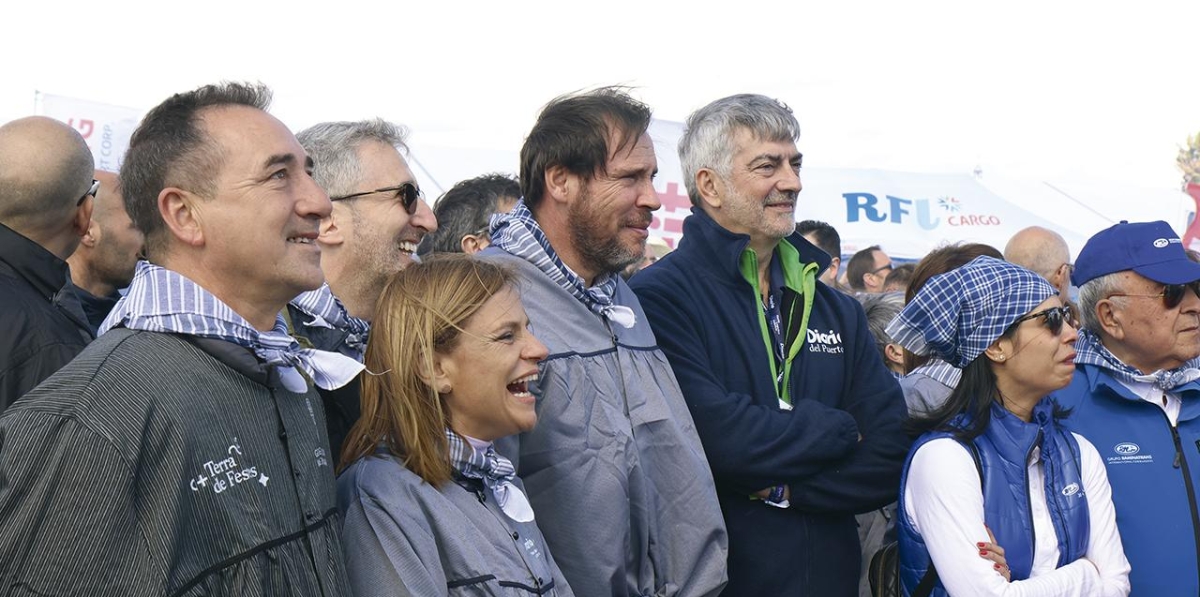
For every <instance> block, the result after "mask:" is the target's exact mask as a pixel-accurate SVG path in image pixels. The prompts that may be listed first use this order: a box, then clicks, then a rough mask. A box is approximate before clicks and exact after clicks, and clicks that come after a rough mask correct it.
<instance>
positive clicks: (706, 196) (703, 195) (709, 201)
mask: <svg viewBox="0 0 1200 597" xmlns="http://www.w3.org/2000/svg"><path fill="white" fill-rule="evenodd" d="M724 190H725V181H723V180H721V177H719V176H717V173H716V171H714V170H713V169H711V168H701V169H700V170H698V171H697V172H696V192H697V193H698V194H699V195H700V203H701V204H703V205H706V206H708V207H709V208H711V209H721V205H722V204H723V201H722V197H723V196H724Z"/></svg>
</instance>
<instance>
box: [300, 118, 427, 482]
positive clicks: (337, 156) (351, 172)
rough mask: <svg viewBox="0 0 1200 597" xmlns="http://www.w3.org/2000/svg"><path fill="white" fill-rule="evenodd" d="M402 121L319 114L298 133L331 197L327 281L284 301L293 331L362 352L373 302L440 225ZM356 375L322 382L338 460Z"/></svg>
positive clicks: (320, 344) (353, 412)
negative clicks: (332, 385) (331, 384)
mask: <svg viewBox="0 0 1200 597" xmlns="http://www.w3.org/2000/svg"><path fill="white" fill-rule="evenodd" d="M407 135H408V131H407V130H405V129H404V127H401V126H398V125H395V124H393V123H390V122H387V121H385V120H381V119H373V120H363V121H358V122H323V123H320V124H316V125H313V126H311V127H309V128H307V129H305V130H303V131H301V132H300V134H298V135H296V139H297V140H299V141H300V144H301V145H302V146H304V149H305V151H307V152H308V155H309V157H311V158H312V159H313V164H314V165H313V179H314V180H316V181H317V184H318V185H320V186H321V188H323V189H325V192H326V193H328V194H329V200H330V201H331V202H332V203H333V212H332V213H331V214H330V215H329V217H327V218H324V219H322V220H321V229H320V235H319V236H317V245H318V246H320V247H321V270H322V271H324V272H325V282H326V284H325V285H324V286H322V287H320V288H318V289H316V290H313V291H309V292H305V293H303V294H301V295H300V296H298V297H296V298H295V299H294V300H292V302H291V303H289V305H288V316H289V320H290V323H291V330H292V334H293V335H294V336H296V337H297V338H302V339H303V342H307V343H309V344H311V345H312V346H314V347H316V348H319V349H321V350H329V351H335V352H340V353H342V354H345V355H347V356H350V357H353V358H355V359H357V360H359V361H362V355H363V350H365V349H366V341H367V336H368V333H369V331H370V327H371V320H372V319H373V318H374V316H375V301H376V300H378V299H379V295H380V294H382V293H383V286H384V284H386V283H387V281H388V279H390V278H391V277H392V275H393V274H395V273H396V272H398V271H400V270H402V269H404V268H405V267H406V266H408V264H410V263H412V262H413V254H414V253H416V250H417V245H418V244H419V243H420V242H421V239H422V238H424V237H425V235H426V234H429V233H430V232H433V231H435V230H437V220H436V219H435V218H434V216H433V212H432V211H430V209H429V205H427V204H426V203H425V200H424V196H423V195H422V193H421V189H420V187H419V186H418V185H417V180H416V177H415V176H413V173H412V170H410V169H409V168H408V162H407V161H405V159H404V154H405V153H407V152H408V145H406V143H405V139H406V137H407ZM359 387H360V386H359V380H358V379H355V380H354V381H353V382H351V383H349V384H346V385H344V386H342V387H340V388H336V389H333V390H321V391H320V392H321V399H322V401H323V402H324V403H325V423H326V426H327V428H328V431H329V446H330V448H331V450H332V454H333V459H334V461H337V459H338V458H339V456H340V454H341V447H342V442H343V441H344V440H345V439H346V433H347V432H349V431H350V427H351V426H353V425H354V422H355V421H357V420H358V416H359Z"/></svg>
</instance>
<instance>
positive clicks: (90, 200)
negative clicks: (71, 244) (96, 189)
mask: <svg viewBox="0 0 1200 597" xmlns="http://www.w3.org/2000/svg"><path fill="white" fill-rule="evenodd" d="M95 206H96V198H95V197H92V196H90V195H89V196H88V197H87V199H85V200H84V201H83V203H82V204H80V205H79V207H77V208H76V209H75V217H74V218H72V219H71V230H72V231H73V232H74V233H75V234H77V235H79V237H80V238H83V237H84V236H86V235H87V234H88V232H90V231H91V227H92V209H93V208H94V207H95Z"/></svg>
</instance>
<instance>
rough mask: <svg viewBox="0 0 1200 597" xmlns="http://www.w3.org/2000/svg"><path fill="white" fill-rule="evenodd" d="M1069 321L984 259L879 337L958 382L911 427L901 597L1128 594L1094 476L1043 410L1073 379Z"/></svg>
mask: <svg viewBox="0 0 1200 597" xmlns="http://www.w3.org/2000/svg"><path fill="white" fill-rule="evenodd" d="M1069 319H1070V311H1069V308H1068V307H1066V306H1065V304H1064V302H1063V299H1062V298H1060V297H1059V296H1058V291H1057V290H1056V289H1055V288H1054V287H1053V286H1051V285H1050V283H1049V282H1047V281H1046V280H1045V279H1043V278H1042V277H1041V276H1039V275H1037V274H1035V273H1033V272H1031V271H1029V270H1027V269H1025V268H1022V267H1020V266H1016V265H1013V264H1011V263H1008V262H1005V261H1002V260H999V259H993V258H991V257H986V256H985V257H978V258H976V259H975V260H973V261H971V262H970V263H968V264H967V265H965V266H963V267H961V268H958V269H955V270H951V271H949V272H947V273H944V274H941V275H939V276H935V277H934V278H931V279H930V280H929V282H928V283H926V284H925V286H923V287H922V288H921V290H920V291H919V292H918V293H917V294H916V296H914V297H913V299H912V300H911V301H909V303H908V305H906V306H905V308H904V310H903V311H901V312H900V315H898V316H897V317H896V319H895V320H893V322H892V323H891V325H889V326H888V332H889V333H890V334H892V336H893V337H894V338H895V339H896V341H897V342H900V343H901V344H902V345H903V346H905V347H907V348H909V349H910V350H912V351H913V352H915V353H917V354H920V355H930V354H932V355H936V356H937V357H938V358H940V359H942V360H944V361H946V362H947V363H950V364H952V365H954V366H955V367H958V368H960V369H961V370H962V379H961V380H960V381H959V384H958V386H957V387H956V388H955V389H954V391H953V392H952V393H951V394H950V397H949V398H948V399H947V400H946V402H945V403H944V404H943V405H942V406H940V407H938V408H937V409H935V410H934V411H932V412H931V413H929V415H928V416H927V417H925V418H922V419H918V420H916V421H915V425H916V426H917V427H918V428H920V429H923V430H925V431H926V433H925V434H923V435H922V436H921V438H920V439H918V440H917V442H916V444H915V445H914V447H913V448H912V451H911V452H909V458H908V462H907V463H906V465H905V469H904V477H903V480H902V481H901V494H900V503H899V511H900V516H899V517H898V519H897V529H898V539H899V547H900V580H901V583H902V584H903V586H904V594H905V595H911V596H914V597H917V596H920V597H928V596H931V595H932V596H939V597H940V596H944V595H972V596H979V595H1010V596H1011V595H1024V596H1027V597H1039V596H1045V597H1048V596H1051V595H1055V596H1063V595H1079V596H1082V595H1088V596H1113V597H1121V596H1123V595H1126V594H1128V592H1129V578H1128V575H1129V563H1128V561H1127V560H1126V559H1125V556H1124V554H1123V553H1122V548H1121V537H1120V535H1119V534H1118V532H1117V526H1116V520H1115V518H1116V515H1115V514H1114V512H1113V503H1112V499H1111V492H1110V489H1109V485H1108V481H1107V479H1106V478H1105V469H1104V463H1103V461H1102V459H1101V457H1100V454H1099V453H1098V451H1097V449H1096V448H1095V447H1094V446H1093V445H1092V444H1091V443H1089V442H1088V441H1087V440H1086V439H1084V438H1083V437H1082V436H1080V435H1078V434H1075V433H1070V432H1069V431H1067V429H1066V428H1064V427H1063V425H1062V422H1061V421H1062V418H1063V416H1065V415H1066V413H1065V412H1064V411H1063V410H1062V409H1061V408H1059V407H1058V406H1057V405H1055V403H1054V402H1053V400H1051V399H1049V398H1047V396H1048V395H1049V394H1051V393H1052V392H1053V391H1054V390H1058V389H1061V388H1063V387H1064V386H1066V385H1067V384H1068V383H1070V381H1071V378H1072V375H1073V373H1074V370H1075V368H1074V358H1075V354H1076V352H1075V349H1074V347H1073V345H1074V343H1075V341H1076V339H1077V335H1076V333H1075V328H1073V327H1072V326H1071V324H1070V321H1069ZM992 534H994V535H995V539H994V540H993V539H992V538H991V536H992ZM993 542H994V543H995V544H998V545H999V546H1000V547H1001V548H1003V549H998V548H996V547H995V546H994V545H992V543H993ZM1001 556H1002V557H1001ZM989 560H991V561H989Z"/></svg>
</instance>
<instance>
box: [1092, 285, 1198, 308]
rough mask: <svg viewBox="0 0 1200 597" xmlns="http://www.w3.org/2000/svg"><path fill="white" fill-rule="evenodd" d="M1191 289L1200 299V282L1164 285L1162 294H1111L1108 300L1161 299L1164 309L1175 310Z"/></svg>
mask: <svg viewBox="0 0 1200 597" xmlns="http://www.w3.org/2000/svg"><path fill="white" fill-rule="evenodd" d="M1189 288H1190V289H1191V290H1192V292H1193V293H1195V294H1196V296H1197V297H1200V282H1190V283H1188V284H1164V285H1163V289H1162V292H1160V293H1158V294H1127V293H1122V292H1118V293H1114V294H1110V295H1108V297H1106V298H1112V297H1114V296H1131V297H1134V298H1161V299H1162V301H1163V306H1164V307H1166V308H1168V309H1174V308H1175V307H1178V306H1179V303H1182V302H1183V294H1184V293H1185V292H1187V290H1188V289H1189Z"/></svg>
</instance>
